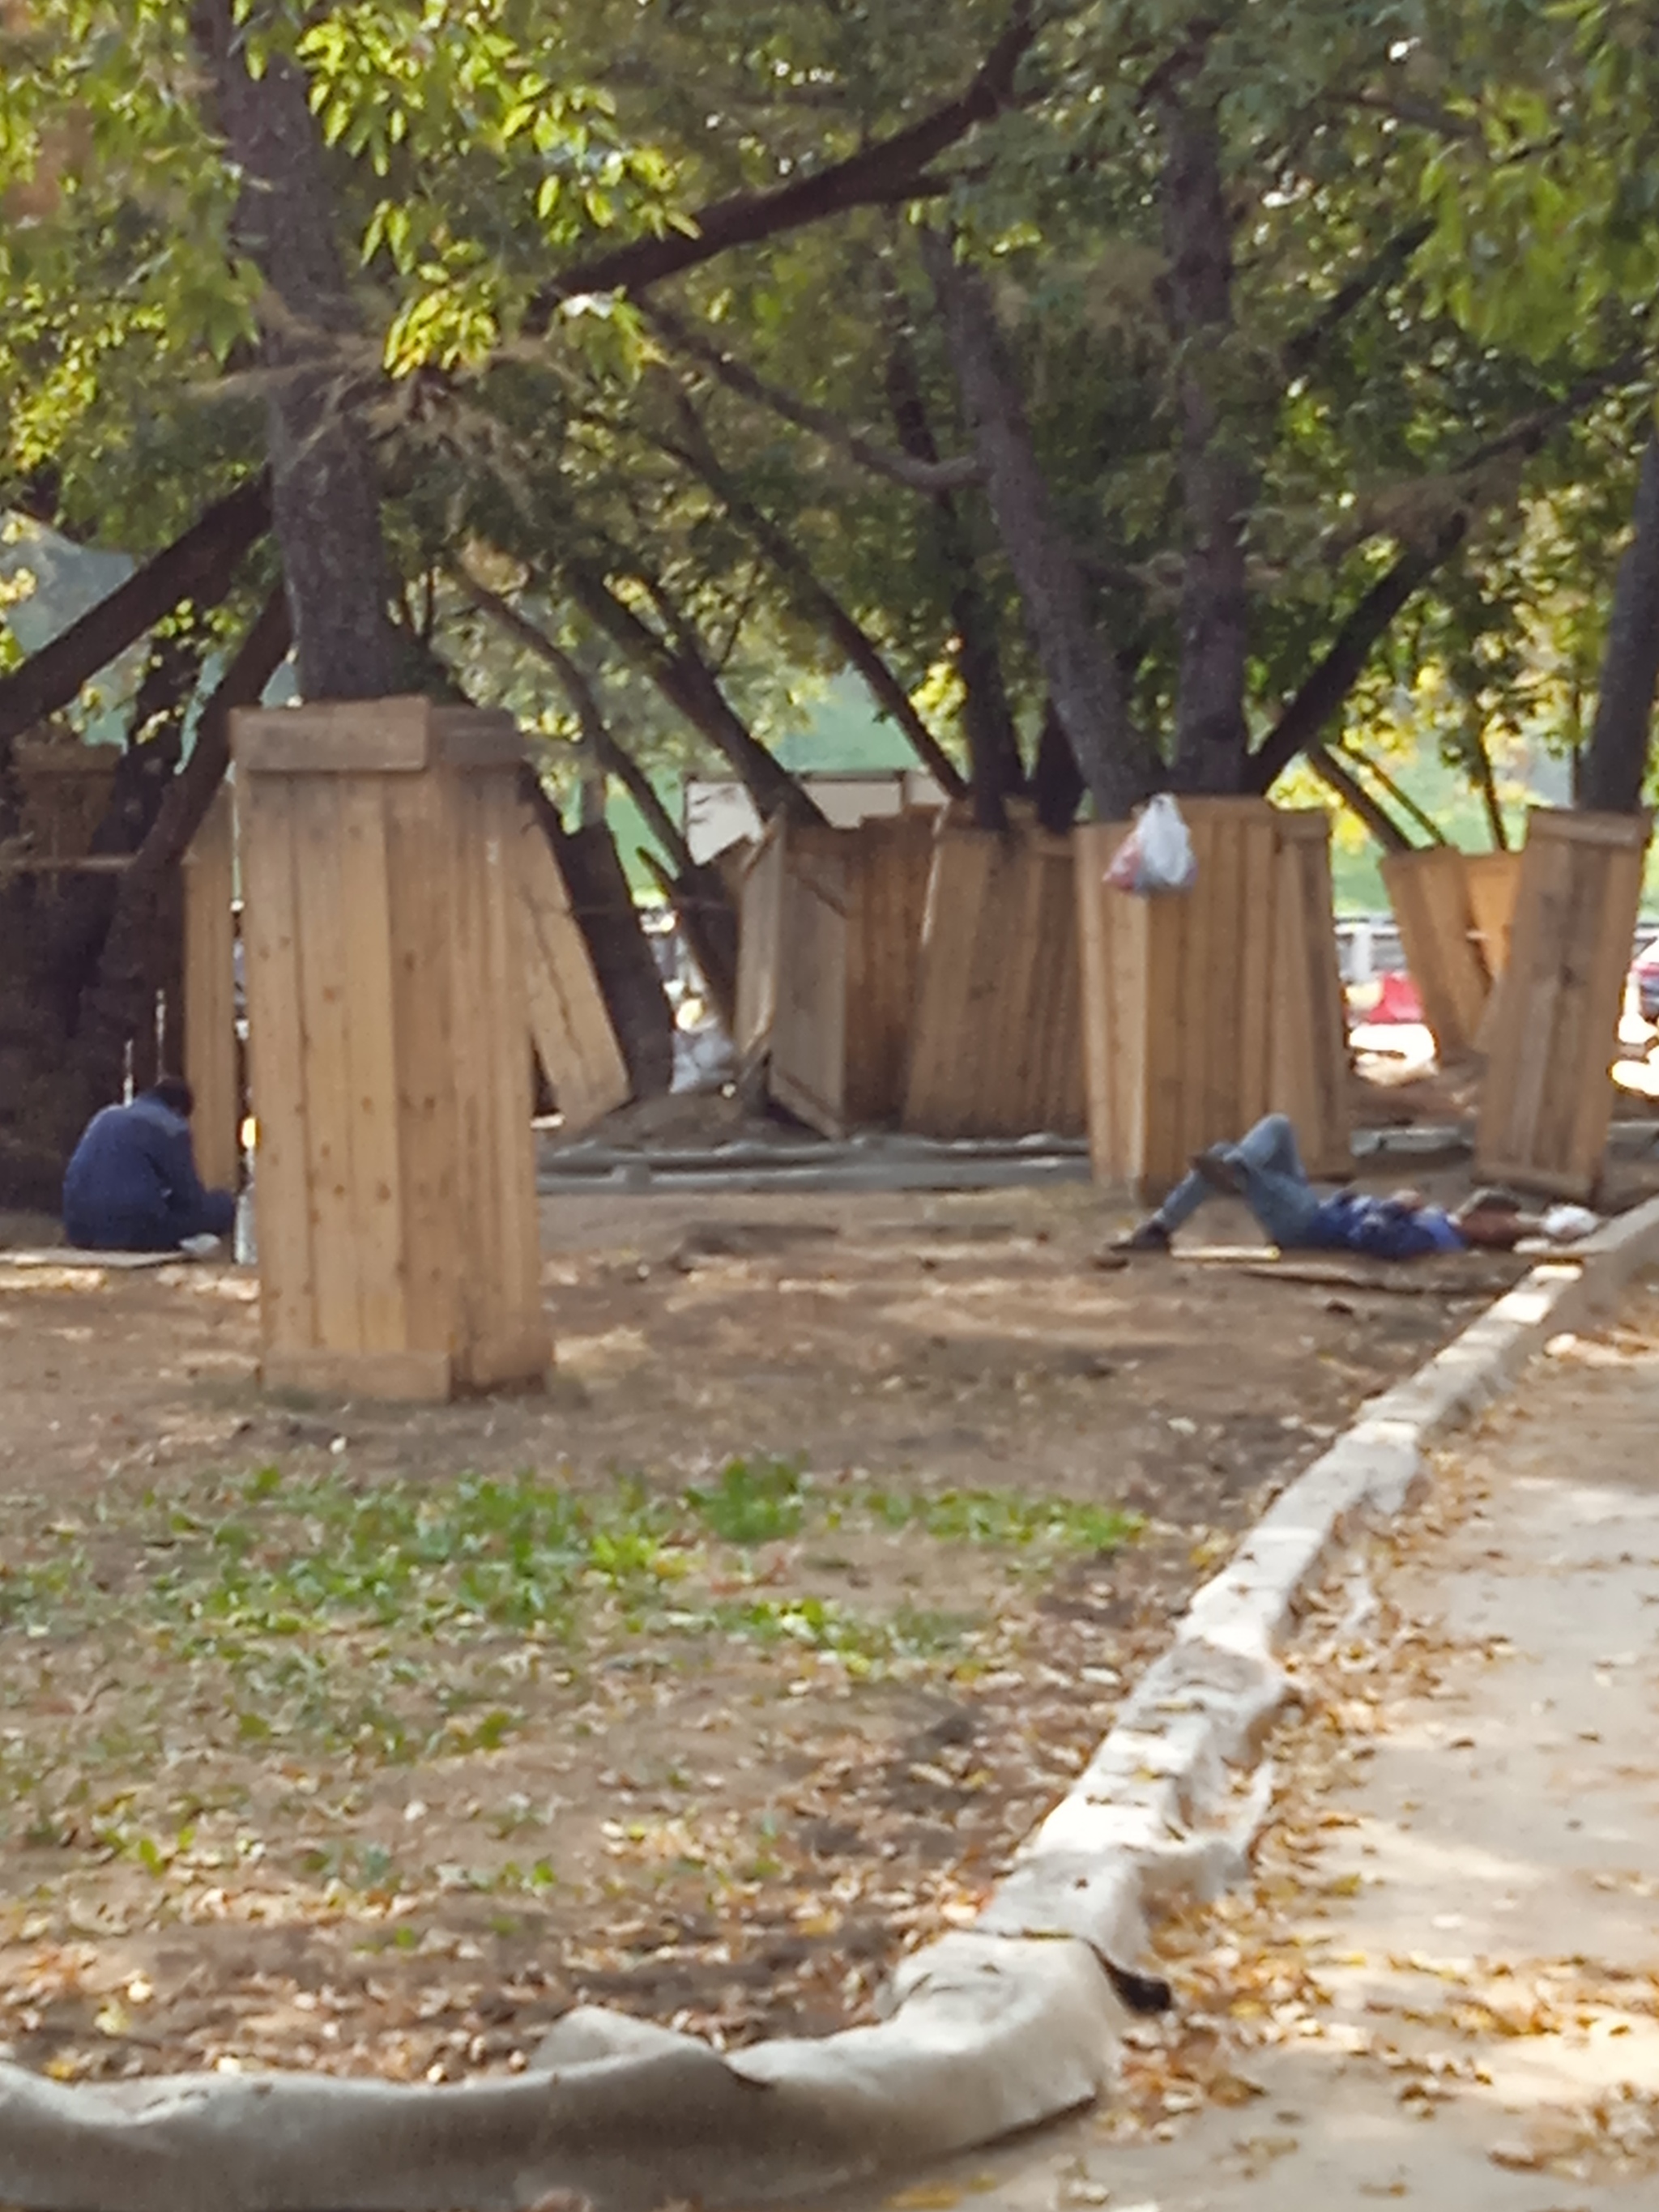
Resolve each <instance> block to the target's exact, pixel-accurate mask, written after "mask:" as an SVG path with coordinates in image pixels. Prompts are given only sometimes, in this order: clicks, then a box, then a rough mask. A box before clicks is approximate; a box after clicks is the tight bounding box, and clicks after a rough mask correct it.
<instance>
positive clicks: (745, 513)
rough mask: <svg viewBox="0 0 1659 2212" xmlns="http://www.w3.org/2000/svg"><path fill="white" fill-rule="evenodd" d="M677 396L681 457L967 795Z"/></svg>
mask: <svg viewBox="0 0 1659 2212" xmlns="http://www.w3.org/2000/svg"><path fill="white" fill-rule="evenodd" d="M678 397H679V406H680V415H681V419H682V421H683V422H684V424H685V428H686V432H687V439H688V445H687V447H684V448H683V447H673V448H671V451H673V453H675V455H676V457H677V459H679V460H681V461H682V462H683V463H684V465H685V466H686V467H687V468H689V469H690V470H691V471H693V472H694V474H696V476H697V477H700V478H701V479H702V482H703V483H706V484H707V485H708V488H709V489H710V490H711V491H712V492H714V495H715V496H716V497H717V498H718V499H719V500H720V501H721V503H722V504H723V505H724V506H725V507H726V510H727V512H728V513H730V514H732V516H733V517H734V518H735V519H736V520H738V522H740V523H741V524H742V525H743V526H744V529H745V530H747V531H748V532H749V534H750V537H751V538H753V539H754V541H755V543H756V544H757V545H758V546H759V547H760V549H761V550H762V551H763V553H764V554H765V556H766V557H767V559H768V560H769V561H770V562H771V563H772V565H773V567H774V568H776V569H777V571H778V573H779V574H781V576H782V577H784V579H785V580H787V582H788V583H789V584H790V585H792V586H793V588H794V591H795V593H796V596H797V598H798V599H799V602H800V604H801V605H802V606H803V607H804V608H805V609H806V610H808V611H810V612H811V615H812V616H814V617H816V618H817V621H819V622H820V623H823V628H824V629H825V631H826V632H827V633H828V635H829V637H830V638H831V639H832V640H833V641H835V643H836V645H837V646H838V647H840V649H841V651H842V653H844V654H845V656H846V658H847V659H848V661H849V662H850V663H851V665H852V666H853V667H854V668H855V669H856V670H857V671H858V673H859V674H860V677H861V678H863V679H864V683H865V684H866V688H867V689H868V690H869V693H870V696H871V697H872V699H873V700H874V701H875V702H876V707H877V709H878V712H879V713H880V714H884V715H886V716H888V717H890V719H891V720H893V721H894V722H896V724H897V725H898V727H899V728H900V729H901V730H902V732H903V733H904V735H905V737H906V738H908V740H909V744H910V747H911V750H913V751H914V752H915V756H916V758H917V759H918V760H919V761H920V762H921V764H922V766H923V767H924V768H925V769H927V772H928V774H929V775H931V776H932V777H933V780H934V781H935V782H937V783H938V784H939V786H940V787H942V788H943V789H944V791H945V793H947V794H948V795H949V797H951V799H966V798H967V796H968V786H967V784H966V782H965V781H963V775H962V772H961V770H960V769H958V768H957V765H956V763H955V762H954V761H953V760H951V757H950V755H949V754H948V753H946V752H945V750H944V749H943V747H942V746H941V745H940V744H939V740H938V738H935V736H934V735H933V732H932V731H931V730H930V729H929V728H928V726H927V723H926V722H924V721H923V720H922V719H921V715H920V714H918V713H917V712H916V709H915V706H914V705H913V704H912V702H911V699H910V695H909V694H908V691H906V690H905V688H904V686H903V685H902V684H901V683H900V682H899V680H898V678H897V677H896V676H895V675H894V673H893V671H892V670H891V669H890V667H889V666H888V665H887V663H886V661H885V660H884V659H883V657H882V654H881V653H880V651H879V649H878V647H877V645H876V643H875V641H874V640H873V639H872V637H871V636H870V635H869V634H868V632H867V631H866V630H865V629H864V628H863V627H862V626H861V624H860V623H858V622H856V621H855V620H854V617H853V616H852V615H851V614H850V613H849V612H848V610H847V608H845V607H844V606H842V603H841V601H840V600H839V599H837V598H836V595H835V593H834V592H832V591H831V590H830V589H829V586H828V585H827V584H826V583H824V582H823V580H822V578H821V577H820V576H819V575H818V574H817V570H816V569H815V568H813V567H812V564H811V562H810V561H809V560H808V559H807V558H806V556H805V554H804V553H803V552H802V551H801V550H800V549H799V546H798V545H797V544H795V542H794V540H793V538H791V537H790V536H789V534H788V532H787V531H784V530H781V529H780V528H779V527H778V526H777V524H776V523H775V522H774V521H773V520H772V519H771V517H770V516H769V514H766V513H763V512H762V510H761V509H760V508H759V507H757V506H756V504H755V502H754V501H753V500H751V499H750V497H749V495H748V494H747V493H746V492H745V491H744V489H743V487H742V486H741V485H740V484H739V483H737V481H736V480H735V479H734V478H733V477H732V476H730V475H729V474H728V473H727V471H726V469H724V468H723V467H722V466H721V465H720V459H719V458H718V457H717V455H716V454H715V452H714V447H713V445H712V444H711V443H710V441H709V438H708V432H707V431H706V430H705V429H704V428H703V426H702V422H700V421H699V420H698V417H697V414H696V409H695V408H694V407H693V406H692V404H691V402H690V399H689V398H686V396H685V395H684V392H682V393H680V394H679V395H678Z"/></svg>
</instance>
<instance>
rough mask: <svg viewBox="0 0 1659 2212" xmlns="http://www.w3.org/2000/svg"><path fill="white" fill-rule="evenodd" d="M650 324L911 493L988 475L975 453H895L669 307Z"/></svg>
mask: <svg viewBox="0 0 1659 2212" xmlns="http://www.w3.org/2000/svg"><path fill="white" fill-rule="evenodd" d="M645 319H646V320H647V323H649V324H650V325H651V326H652V328H653V330H656V331H659V332H660V333H661V334H662V336H663V337H665V338H666V339H667V341H668V343H670V344H671V346H672V347H673V348H674V349H675V350H676V351H677V352H679V353H683V354H686V355H688V356H690V358H691V359H692V360H694V361H698V362H702V365H703V366H704V368H708V369H710V370H712V371H713V373H714V375H715V376H716V377H718V378H719V380H720V382H721V383H722V384H723V385H725V386H726V389H727V390H728V391H731V392H739V393H741V395H742V396H743V397H744V398H745V399H752V400H755V401H757V402H758V404H760V405H761V406H763V407H765V408H768V409H769V410H770V411H771V412H772V413H773V414H774V415H781V416H782V417H783V419H784V421H785V422H793V423H794V424H795V426H796V428H798V429H802V430H810V431H811V433H812V435H814V436H815V437H818V438H822V439H823V440H824V441H825V442H826V443H827V444H829V445H831V446H834V447H836V448H837V449H838V451H840V452H842V453H846V454H848V456H849V457H850V458H851V459H853V460H855V461H856V462H857V463H858V464H859V465H860V468H866V469H869V470H871V471H873V472H874V473H875V474H876V475H877V476H883V477H889V478H890V480H891V481H892V482H893V483H899V484H902V485H904V487H905V488H906V489H907V490H909V491H920V492H944V491H959V490H960V489H962V488H963V485H965V484H970V483H978V482H979V481H980V479H981V475H982V473H983V471H981V467H980V465H979V463H978V461H977V460H975V458H974V456H973V455H972V454H971V453H967V454H963V456H962V457H961V458H960V459H956V460H950V461H939V460H935V461H921V460H916V459H913V458H912V457H911V456H910V455H909V454H908V453H894V452H893V451H892V450H891V449H890V447H886V446H883V445H880V444H878V442H877V441H875V440H874V439H872V438H870V437H867V436H866V435H865V434H864V433H863V432H862V431H861V430H859V429H858V428H855V427H854V424H852V423H851V422H847V421H845V420H844V419H843V417H842V416H839V415H836V414H835V413H833V412H832V411H831V410H829V408H827V407H815V406H814V405H813V404H811V401H810V400H805V399H798V398H796V397H795V396H794V394H793V392H785V391H783V390H781V388H780V387H779V386H777V385H775V384H771V383H769V382H768V381H767V380H766V379H765V378H764V377H762V376H760V375H758V374H757V373H756V372H755V370H753V369H752V368H747V367H746V366H745V365H744V363H743V362H740V361H738V360H735V359H734V358H733V356H732V355H731V354H729V353H727V352H726V350H725V349H723V348H722V347H720V346H719V345H717V344H716V343H714V340H713V339H712V338H708V337H703V336H702V334H701V333H700V332H698V331H694V330H693V329H691V327H690V325H689V324H686V323H684V322H682V321H681V320H680V319H679V317H678V315H675V314H672V313H670V312H669V311H668V310H667V309H666V308H663V307H649V308H647V310H646V316H645Z"/></svg>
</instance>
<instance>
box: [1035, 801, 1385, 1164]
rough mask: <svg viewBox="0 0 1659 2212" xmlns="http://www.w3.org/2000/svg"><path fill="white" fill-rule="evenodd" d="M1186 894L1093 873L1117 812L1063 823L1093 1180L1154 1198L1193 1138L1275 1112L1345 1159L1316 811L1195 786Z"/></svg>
mask: <svg viewBox="0 0 1659 2212" xmlns="http://www.w3.org/2000/svg"><path fill="white" fill-rule="evenodd" d="M1182 815H1183V817H1185V819H1186V822H1187V826H1188V834H1189V835H1190V836H1191V838H1192V842H1193V853H1194V860H1195V862H1196V873H1195V875H1194V881H1193V885H1192V888H1191V890H1188V891H1186V892H1182V893H1179V894H1166V895H1158V896H1152V897H1150V898H1143V897H1138V896H1133V895H1131V894H1128V893H1126V892H1122V891H1117V890H1111V889H1109V887H1108V886H1107V885H1106V884H1105V883H1104V882H1103V877H1104V875H1105V872H1106V868H1107V866H1108V865H1109V862H1110V860H1111V859H1112V857H1113V855H1114V854H1115V852H1116V850H1117V848H1118V846H1119V845H1120V844H1121V842H1122V840H1123V838H1124V836H1126V835H1127V824H1124V823H1103V824H1093V825H1087V826H1085V827H1084V828H1082V829H1079V830H1077V831H1075V832H1074V833H1073V848H1074V850H1075V854H1076V863H1075V865H1076V896H1077V909H1078V917H1079V942H1080V948H1081V957H1082V994H1081V1000H1082V1006H1083V1030H1084V1039H1083V1051H1082V1054H1081V1060H1082V1065H1083V1066H1084V1069H1085V1076H1086V1091H1087V1110H1088V1127H1089V1140H1090V1154H1091V1159H1092V1162H1093V1164H1094V1170H1095V1174H1096V1176H1097V1179H1098V1180H1100V1181H1102V1182H1108V1183H1111V1184H1114V1185H1116V1186H1118V1187H1120V1188H1127V1189H1129V1190H1130V1191H1131V1192H1132V1193H1133V1194H1134V1195H1135V1196H1136V1197H1138V1198H1139V1199H1140V1200H1153V1199H1157V1198H1160V1197H1162V1196H1163V1195H1164V1193H1165V1192H1166V1191H1168V1190H1169V1189H1170V1188H1171V1186H1172V1185H1173V1184H1174V1183H1176V1182H1177V1181H1179V1179H1180V1177H1181V1176H1182V1175H1183V1174H1184V1173H1185V1172H1186V1168H1187V1164H1188V1160H1189V1158H1191V1156H1192V1154H1193V1153H1194V1152H1197V1151H1199V1150H1200V1149H1201V1148H1202V1147H1203V1146H1206V1145H1211V1144H1215V1143H1218V1142H1220V1141H1225V1140H1229V1139H1237V1138H1238V1137H1240V1136H1242V1135H1243V1133H1244V1132H1245V1131H1246V1130H1247V1129H1249V1127H1251V1126H1252V1124H1253V1123H1255V1121H1259V1120H1260V1118H1261V1115H1263V1114H1265V1113H1267V1112H1268V1111H1269V1110H1270V1109H1278V1110H1280V1111H1283V1112H1286V1113H1289V1114H1290V1115H1291V1117H1292V1119H1293V1120H1294V1121H1296V1122H1297V1127H1298V1132H1299V1133H1300V1135H1301V1137H1302V1139H1303V1142H1304V1146H1305V1147H1306V1152H1305V1155H1304V1157H1305V1158H1307V1160H1308V1163H1309V1164H1310V1167H1311V1168H1312V1169H1313V1170H1315V1171H1316V1172H1319V1171H1321V1170H1323V1171H1324V1172H1326V1173H1334V1172H1340V1171H1342V1170H1346V1166H1347V1165H1348V1133H1347V1104H1346V1087H1347V1086H1346V1076H1347V1038H1346V1024H1345V1021H1344V1013H1343V1005H1342V997H1341V986H1340V980H1339V978H1338V975H1337V969H1336V950H1335V921H1334V913H1333V910H1332V905H1331V888H1330V857H1329V822H1328V817H1326V816H1325V815H1324V814H1323V813H1322V812H1321V811H1309V812H1307V813H1298V812H1285V811H1280V810H1279V809H1276V808H1273V807H1272V806H1269V805H1267V802H1266V801H1265V800H1260V799H1188V800H1184V801H1183V802H1182Z"/></svg>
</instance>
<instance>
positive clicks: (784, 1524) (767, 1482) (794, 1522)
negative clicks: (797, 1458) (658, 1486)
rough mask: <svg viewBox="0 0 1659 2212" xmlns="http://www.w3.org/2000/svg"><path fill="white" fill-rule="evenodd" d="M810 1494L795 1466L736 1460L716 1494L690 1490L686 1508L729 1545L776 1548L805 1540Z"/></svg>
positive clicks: (724, 1473) (723, 1473) (724, 1472)
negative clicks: (803, 1531)
mask: <svg viewBox="0 0 1659 2212" xmlns="http://www.w3.org/2000/svg"><path fill="white" fill-rule="evenodd" d="M804 1489H805V1485H804V1483H803V1480H802V1474H801V1469H800V1468H799V1466H797V1465H796V1464H794V1463H793V1462H791V1461H787V1460H760V1461H753V1460H746V1459H734V1460H732V1461H730V1462H728V1463H727V1464H726V1466H725V1467H724V1468H722V1469H721V1470H720V1480H719V1482H718V1483H717V1484H716V1485H715V1486H714V1488H713V1489H712V1490H697V1489H691V1490H688V1491H687V1492H686V1493H685V1502H686V1504H688V1505H689V1506H690V1509H691V1510H692V1512H693V1513H694V1514H696V1516H697V1518H698V1520H699V1521H701V1522H702V1524H703V1526H704V1528H707V1529H708V1533H709V1534H710V1535H712V1536H716V1537H718V1538H719V1540H720V1542H721V1543H723V1544H772V1543H776V1542H778V1541H780V1540H781V1538H784V1537H786V1536H794V1535H798V1534H799V1532H800V1529H801V1527H802V1524H803V1523H804V1522H805V1518H806V1498H805V1495H804Z"/></svg>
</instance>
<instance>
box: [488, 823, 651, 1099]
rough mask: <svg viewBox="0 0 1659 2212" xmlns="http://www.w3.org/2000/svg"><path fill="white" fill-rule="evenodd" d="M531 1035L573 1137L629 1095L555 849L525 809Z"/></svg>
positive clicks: (523, 886)
mask: <svg viewBox="0 0 1659 2212" xmlns="http://www.w3.org/2000/svg"><path fill="white" fill-rule="evenodd" d="M517 857H518V877H519V896H520V899H521V900H522V902H523V905H524V940H525V973H526V986H527V989H528V993H529V999H530V1034H531V1037H532V1041H533V1042H534V1044H535V1048H536V1054H537V1057H538V1059H539V1060H540V1061H541V1064H542V1073H543V1074H544V1075H545V1077H546V1078H547V1086H548V1089H549V1090H550V1091H551V1092H552V1094H553V1103H554V1104H555V1105H556V1107H557V1108H558V1109H559V1113H560V1115H562V1120H563V1133H564V1134H565V1135H566V1136H572V1135H575V1134H578V1133H580V1131H582V1130H583V1129H587V1128H591V1127H592V1125H593V1124H594V1122H596V1121H603V1120H604V1118H605V1115H607V1114H611V1113H614V1112H615V1111H616V1109H617V1107H618V1106H625V1105H626V1104H627V1103H628V1101H629V1098H630V1097H632V1095H633V1088H632V1085H631V1084H630V1083H629V1076H628V1066H627V1063H626V1061H625V1060H623V1054H622V1047H621V1046H620V1045H619V1044H618V1043H617V1032H616V1030H614V1029H613V1028H612V1027H611V1016H610V1013H609V1012H608V1011H607V1009H606V1006H605V994H604V993H603V992H602V991H601V990H600V988H599V978H598V976H597V975H595V974H594V972H593V962H592V956H591V955H590V953H589V951H588V949H587V939H586V937H585V936H584V935H583V933H582V927H581V924H580V922H579V921H577V919H576V917H575V915H574V914H573V913H572V911H571V907H570V894H569V891H568V889H567V888H566V884H565V880H564V878H563V876H562V874H561V872H560V870H559V864H558V861H557V860H556V858H555V856H554V853H553V848H552V847H551V846H550V844H549V843H548V842H547V839H546V836H544V833H543V830H542V826H541V824H540V823H539V822H538V820H537V819H536V817H535V815H534V813H533V812H532V811H531V810H530V808H528V807H521V808H520V811H519V834H518V856H517Z"/></svg>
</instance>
